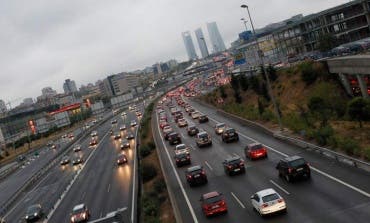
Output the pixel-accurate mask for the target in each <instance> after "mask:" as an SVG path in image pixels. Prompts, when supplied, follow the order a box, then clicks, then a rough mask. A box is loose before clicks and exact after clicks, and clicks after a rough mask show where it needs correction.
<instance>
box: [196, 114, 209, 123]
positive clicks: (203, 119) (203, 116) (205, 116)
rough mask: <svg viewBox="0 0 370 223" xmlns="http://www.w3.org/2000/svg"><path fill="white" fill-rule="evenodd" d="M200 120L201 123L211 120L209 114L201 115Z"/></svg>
mask: <svg viewBox="0 0 370 223" xmlns="http://www.w3.org/2000/svg"><path fill="white" fill-rule="evenodd" d="M198 121H199V123H205V122H208V121H209V120H208V116H207V115H199V118H198Z"/></svg>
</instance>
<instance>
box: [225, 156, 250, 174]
mask: <svg viewBox="0 0 370 223" xmlns="http://www.w3.org/2000/svg"><path fill="white" fill-rule="evenodd" d="M222 165H223V166H224V170H225V173H226V174H227V175H229V176H231V175H233V174H238V173H245V165H244V160H242V159H241V158H240V156H234V157H230V158H228V159H225V160H224V161H223V162H222Z"/></svg>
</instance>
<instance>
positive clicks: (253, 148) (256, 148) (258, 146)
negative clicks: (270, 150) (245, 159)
mask: <svg viewBox="0 0 370 223" xmlns="http://www.w3.org/2000/svg"><path fill="white" fill-rule="evenodd" d="M262 148H263V146H262V144H258V145H253V146H251V147H250V149H251V150H259V149H262Z"/></svg>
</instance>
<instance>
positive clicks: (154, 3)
mask: <svg viewBox="0 0 370 223" xmlns="http://www.w3.org/2000/svg"><path fill="white" fill-rule="evenodd" d="M344 2H348V0H249V1H246V0H244V1H242V0H105V1H101V0H32V1H30V0H1V1H0V28H1V32H0V99H2V100H4V101H5V102H8V101H10V102H12V105H13V104H19V103H20V102H21V100H22V99H23V98H26V97H32V98H36V97H37V96H39V95H41V89H42V88H43V87H48V86H50V87H52V88H53V89H55V90H57V91H58V92H60V93H62V92H63V82H64V80H65V79H68V78H70V79H72V80H75V82H76V84H77V87H80V86H81V84H85V85H86V84H88V83H95V81H97V80H99V79H103V78H105V77H106V76H108V75H111V74H115V73H119V72H122V71H133V70H136V69H143V68H145V67H146V66H151V65H152V64H154V63H156V62H161V61H162V62H165V61H167V60H169V59H176V60H178V61H184V60H186V59H187V55H186V51H185V47H184V44H183V40H182V37H181V33H182V32H184V31H187V30H189V31H191V33H192V36H193V42H194V44H195V45H196V46H195V47H196V50H197V52H198V55H200V52H199V47H198V45H197V42H196V40H195V35H194V30H195V29H197V28H199V27H201V28H202V29H203V33H204V35H205V37H206V41H207V45H209V46H210V45H211V44H210V43H209V37H208V32H207V29H206V23H207V22H213V21H215V22H217V25H218V28H219V30H220V33H221V36H222V37H223V39H224V41H225V44H226V46H227V47H229V46H230V43H231V42H232V41H234V40H236V39H237V36H238V33H240V32H242V31H243V30H244V25H243V23H242V22H241V20H240V19H241V18H243V17H247V14H246V10H245V9H242V8H240V5H241V4H248V6H249V8H250V10H251V14H252V17H253V20H254V25H255V27H256V28H258V27H263V26H265V25H267V24H269V23H272V22H278V21H281V20H284V19H287V18H290V17H291V16H293V15H296V14H300V13H302V14H303V15H308V14H311V13H316V12H319V11H321V10H324V9H327V8H330V7H333V6H336V5H339V4H342V3H344ZM248 25H249V24H248Z"/></svg>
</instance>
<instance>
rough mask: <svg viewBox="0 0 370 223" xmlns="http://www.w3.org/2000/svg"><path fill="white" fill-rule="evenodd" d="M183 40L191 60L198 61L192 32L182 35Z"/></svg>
mask: <svg viewBox="0 0 370 223" xmlns="http://www.w3.org/2000/svg"><path fill="white" fill-rule="evenodd" d="M182 39H183V40H184V44H185V48H186V52H187V54H188V57H189V60H195V59H197V53H196V52H195V47H194V43H193V40H192V38H191V35H190V32H189V31H186V32H183V33H182Z"/></svg>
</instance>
